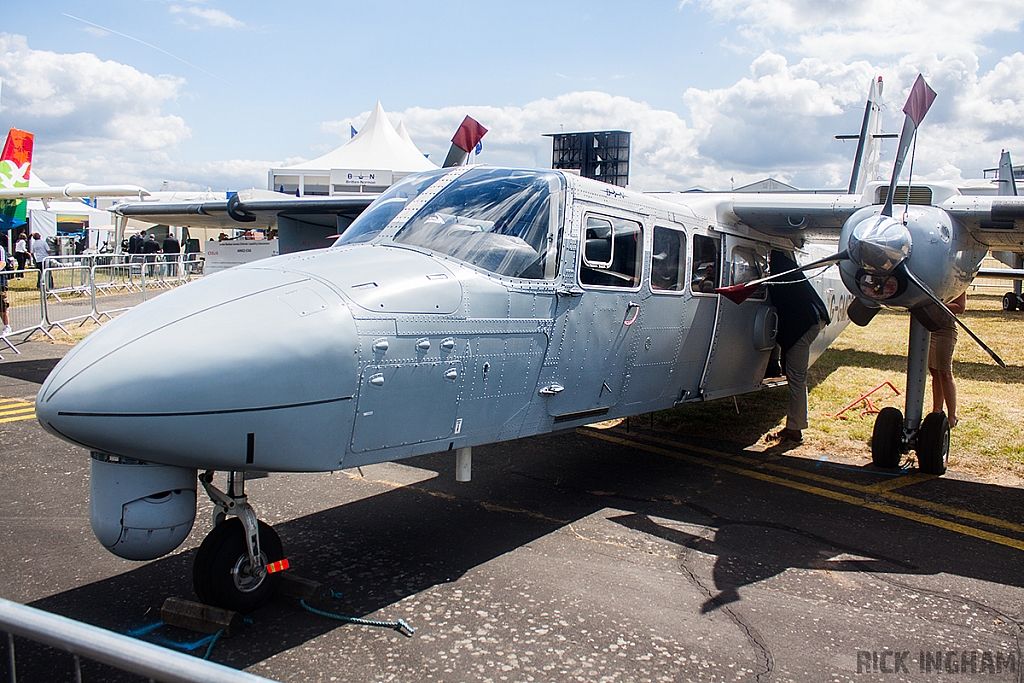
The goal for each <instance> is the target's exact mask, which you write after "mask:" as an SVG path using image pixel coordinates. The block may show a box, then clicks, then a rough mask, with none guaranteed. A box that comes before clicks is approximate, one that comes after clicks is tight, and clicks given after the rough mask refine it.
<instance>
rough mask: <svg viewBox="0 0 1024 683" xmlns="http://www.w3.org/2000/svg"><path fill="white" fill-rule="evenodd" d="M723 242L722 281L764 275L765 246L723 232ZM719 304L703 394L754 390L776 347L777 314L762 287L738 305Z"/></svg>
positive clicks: (735, 281) (711, 395)
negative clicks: (724, 234)
mask: <svg viewBox="0 0 1024 683" xmlns="http://www.w3.org/2000/svg"><path fill="white" fill-rule="evenodd" d="M724 246H725V248H724V253H725V256H726V259H725V264H724V265H725V267H724V269H723V271H724V272H723V274H722V279H721V282H722V285H723V286H729V285H735V284H740V283H742V282H748V281H750V280H755V279H757V278H759V277H762V276H764V275H765V274H766V271H767V253H766V246H764V245H760V244H758V243H757V242H754V241H752V240H748V239H745V238H742V237H738V236H735V235H726V236H725V244H724ZM719 298H721V297H719ZM719 305H720V311H719V316H718V325H717V330H716V334H715V338H714V340H713V341H712V348H711V352H710V355H709V359H708V369H707V372H706V375H705V377H704V381H703V396H704V398H705V399H713V398H718V397H720V396H731V395H734V394H739V393H745V392H748V391H753V390H755V389H757V388H758V387H759V386H760V385H761V380H762V379H763V378H764V372H765V368H766V367H767V365H768V359H769V356H770V355H771V350H772V348H773V347H774V346H775V334H776V331H777V327H778V316H777V315H776V314H775V309H774V308H773V307H772V306H771V304H770V303H769V302H768V295H767V291H766V288H764V287H762V288H761V290H759V291H758V292H757V293H755V294H754V295H753V296H751V297H750V298H748V299H747V300H746V301H744V302H743V303H742V304H738V305H737V304H735V303H733V302H731V301H728V300H724V299H722V300H721V302H720V304H719Z"/></svg>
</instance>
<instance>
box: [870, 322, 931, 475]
mask: <svg viewBox="0 0 1024 683" xmlns="http://www.w3.org/2000/svg"><path fill="white" fill-rule="evenodd" d="M929 341H931V334H930V333H929V332H928V330H926V329H925V328H924V326H922V325H921V323H919V322H918V321H917V320H916V319H915V318H911V320H910V344H909V347H908V352H907V393H906V396H907V403H906V409H907V414H906V416H905V417H904V415H903V413H902V412H901V411H900V409H899V408H883V409H882V411H881V412H880V413H878V417H876V418H875V428H874V430H873V431H872V434H871V460H872V462H874V464H875V465H876V466H877V467H882V468H886V469H892V468H895V467H899V465H900V460H901V459H902V458H903V454H904V453H909V452H910V451H911V450H916V451H917V466H918V468H919V469H920V470H921V471H922V472H924V473H926V474H935V475H942V474H945V473H946V465H947V463H948V462H949V420H948V419H947V418H946V414H945V413H931V414H930V415H928V416H927V417H925V418H924V420H922V419H921V416H922V413H923V412H924V389H925V379H926V377H927V375H928V343H929Z"/></svg>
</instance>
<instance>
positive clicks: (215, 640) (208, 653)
mask: <svg viewBox="0 0 1024 683" xmlns="http://www.w3.org/2000/svg"><path fill="white" fill-rule="evenodd" d="M222 633H224V629H221V630H219V631H217V632H216V633H215V634H213V640H211V641H210V647H208V648H206V654H205V655H203V659H209V658H210V653H211V652H213V646H214V645H216V644H217V639H218V638H220V636H221V634H222Z"/></svg>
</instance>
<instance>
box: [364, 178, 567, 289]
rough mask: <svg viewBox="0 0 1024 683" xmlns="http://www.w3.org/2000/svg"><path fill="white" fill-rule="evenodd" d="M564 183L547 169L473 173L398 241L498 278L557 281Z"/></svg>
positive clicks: (423, 213)
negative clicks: (438, 254)
mask: <svg viewBox="0 0 1024 683" xmlns="http://www.w3.org/2000/svg"><path fill="white" fill-rule="evenodd" d="M563 182H564V181H563V180H562V177H561V175H559V174H557V173H551V172H548V171H519V170H511V169H492V168H476V169H473V170H470V171H468V172H466V173H465V175H463V176H461V177H460V178H458V179H457V180H455V181H453V182H452V183H451V184H450V185H449V186H448V187H446V188H444V189H443V190H441V191H440V192H439V193H438V194H437V196H435V197H434V198H432V199H431V200H430V201H428V202H427V203H426V204H424V205H423V207H422V208H421V209H420V210H419V211H417V212H416V215H414V216H413V217H412V218H410V219H409V222H408V223H406V224H405V226H404V227H403V228H402V229H401V230H400V231H399V232H398V234H396V235H395V238H394V241H395V242H396V243H398V244H408V245H413V246H418V247H424V248H426V249H430V250H431V251H436V252H439V253H442V254H447V255H448V256H451V257H453V258H457V259H459V260H461V261H465V262H467V263H471V264H473V265H475V266H477V267H479V268H483V269H484V270H488V271H490V272H492V273H497V274H499V275H506V276H510V277H520V278H528V279H533V280H540V279H545V280H550V279H553V278H554V277H555V275H556V274H557V272H558V243H559V236H560V233H561V230H562V208H563V192H562V189H563ZM350 229H351V228H350Z"/></svg>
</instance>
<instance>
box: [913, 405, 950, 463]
mask: <svg viewBox="0 0 1024 683" xmlns="http://www.w3.org/2000/svg"><path fill="white" fill-rule="evenodd" d="M948 463H949V420H948V419H947V418H946V414H945V413H932V414H930V415H929V416H928V417H926V418H924V422H922V423H921V431H920V432H918V434H917V466H918V468H919V469H920V470H921V471H922V472H924V473H925V474H936V475H943V474H945V473H946V465H947V464H948Z"/></svg>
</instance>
